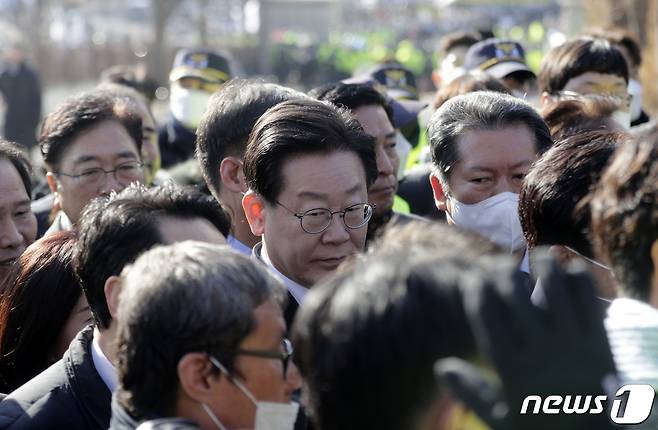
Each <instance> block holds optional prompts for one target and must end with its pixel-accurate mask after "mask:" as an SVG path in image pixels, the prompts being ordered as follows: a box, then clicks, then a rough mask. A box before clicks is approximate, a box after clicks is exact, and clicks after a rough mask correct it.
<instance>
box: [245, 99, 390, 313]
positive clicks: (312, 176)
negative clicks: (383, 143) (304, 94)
mask: <svg viewBox="0 0 658 430" xmlns="http://www.w3.org/2000/svg"><path fill="white" fill-rule="evenodd" d="M373 148H374V144H373V141H372V138H371V137H370V136H368V135H367V134H365V133H364V132H363V130H362V129H361V128H360V127H359V126H358V125H357V123H356V122H355V120H354V119H352V118H351V116H350V114H349V112H347V111H346V110H341V109H338V108H336V107H334V106H333V105H330V104H327V103H324V102H320V101H316V100H303V99H302V100H291V101H287V102H283V103H280V104H278V105H276V106H275V107H273V108H271V109H270V110H268V111H267V112H266V113H265V114H264V115H263V116H262V117H261V118H260V119H259V120H258V122H257V123H256V126H255V127H254V129H253V131H252V133H251V136H250V138H249V142H248V143H247V150H246V153H245V156H244V172H245V178H246V181H247V185H248V186H249V191H247V193H246V195H245V196H244V198H243V200H242V205H243V208H244V211H245V215H246V217H247V221H248V222H249V225H250V227H251V231H252V233H253V234H254V235H256V236H260V235H262V242H261V243H259V244H257V245H256V246H255V247H254V256H255V257H256V258H258V259H259V260H261V261H262V262H264V263H265V264H266V265H267V267H268V268H269V269H270V270H271V271H272V272H273V273H274V274H275V275H277V277H279V278H280V279H281V280H282V281H283V282H284V283H285V285H286V287H287V288H288V292H289V300H288V306H287V308H286V311H285V317H286V321H287V322H288V324H290V323H291V322H292V320H293V318H294V314H295V312H296V310H297V307H298V304H299V303H301V302H302V301H303V299H304V296H305V294H306V292H307V291H308V289H309V288H311V287H312V286H313V285H314V284H315V283H316V282H318V281H319V280H320V279H321V278H323V277H325V276H326V275H328V274H330V273H332V272H333V271H334V270H336V268H337V267H338V266H339V265H340V264H341V263H342V262H344V261H345V260H346V259H347V258H348V257H350V256H351V255H353V254H355V253H357V252H360V251H362V250H363V247H364V245H365V239H366V232H367V224H368V221H369V220H370V217H371V216H372V212H373V206H372V205H370V204H368V187H369V186H370V185H371V184H372V183H373V182H374V180H375V179H376V177H377V162H376V160H375V153H374V150H373Z"/></svg>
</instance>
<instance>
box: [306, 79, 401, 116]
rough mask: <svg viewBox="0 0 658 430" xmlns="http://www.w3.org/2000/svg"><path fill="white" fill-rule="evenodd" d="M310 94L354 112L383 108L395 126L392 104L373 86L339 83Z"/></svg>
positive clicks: (320, 88) (314, 90) (317, 89)
mask: <svg viewBox="0 0 658 430" xmlns="http://www.w3.org/2000/svg"><path fill="white" fill-rule="evenodd" d="M308 94H309V95H310V96H311V97H313V98H316V99H318V100H322V101H325V102H329V103H332V104H334V105H336V106H340V107H344V108H346V109H348V110H349V111H352V112H354V110H355V109H358V108H360V107H362V106H371V105H375V106H381V107H382V108H383V109H384V111H385V112H386V116H387V117H388V120H389V121H390V122H391V125H392V124H395V122H394V119H393V108H392V107H391V104H390V103H389V102H388V100H387V99H386V97H385V96H384V95H383V94H382V93H380V92H379V91H377V90H376V89H375V88H374V87H373V86H372V85H368V84H345V83H343V82H337V83H335V84H328V85H325V86H322V87H318V88H315V89H313V90H311V91H310V92H309V93H308Z"/></svg>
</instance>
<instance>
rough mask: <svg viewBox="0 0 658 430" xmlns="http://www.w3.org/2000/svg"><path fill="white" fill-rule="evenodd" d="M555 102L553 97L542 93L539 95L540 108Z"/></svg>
mask: <svg viewBox="0 0 658 430" xmlns="http://www.w3.org/2000/svg"><path fill="white" fill-rule="evenodd" d="M553 102H555V97H553V96H552V95H550V94H549V93H547V92H546V91H544V92H543V93H541V97H540V98H539V105H540V106H541V108H542V109H543V108H545V107H546V106H548V105H550V104H551V103H553Z"/></svg>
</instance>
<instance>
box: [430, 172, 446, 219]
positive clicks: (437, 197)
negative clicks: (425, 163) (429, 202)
mask: <svg viewBox="0 0 658 430" xmlns="http://www.w3.org/2000/svg"><path fill="white" fill-rule="evenodd" d="M430 185H431V186H432V194H434V204H435V205H436V207H437V208H438V209H439V210H440V211H443V212H447V211H448V206H447V203H446V201H447V200H448V199H447V197H446V193H445V191H444V190H443V185H442V184H441V180H440V179H439V178H438V176H436V174H435V173H430Z"/></svg>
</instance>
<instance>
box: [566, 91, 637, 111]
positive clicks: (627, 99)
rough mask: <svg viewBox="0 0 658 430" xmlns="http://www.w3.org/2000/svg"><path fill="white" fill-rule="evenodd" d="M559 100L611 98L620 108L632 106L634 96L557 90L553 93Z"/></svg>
mask: <svg viewBox="0 0 658 430" xmlns="http://www.w3.org/2000/svg"><path fill="white" fill-rule="evenodd" d="M553 95H554V96H555V97H557V99H558V100H588V99H590V100H591V99H599V100H610V101H612V102H613V103H615V104H617V105H618V106H619V107H620V108H622V109H623V108H628V107H629V106H630V103H631V100H632V96H631V95H630V94H628V93H619V92H617V93H606V92H602V93H587V94H581V93H577V92H575V91H569V90H562V91H555V92H554V93H553Z"/></svg>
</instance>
